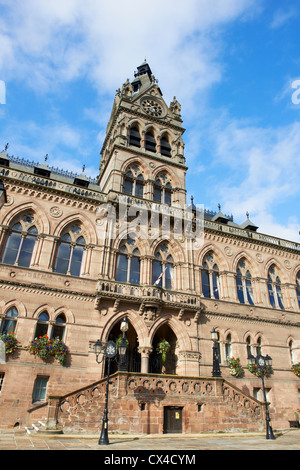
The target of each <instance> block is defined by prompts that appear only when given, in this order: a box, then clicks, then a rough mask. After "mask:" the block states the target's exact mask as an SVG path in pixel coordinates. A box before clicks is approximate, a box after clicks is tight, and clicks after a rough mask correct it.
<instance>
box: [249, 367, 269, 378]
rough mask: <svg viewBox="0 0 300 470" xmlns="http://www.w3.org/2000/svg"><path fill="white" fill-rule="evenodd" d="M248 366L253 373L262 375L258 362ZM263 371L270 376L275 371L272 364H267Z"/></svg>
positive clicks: (265, 375)
mask: <svg viewBox="0 0 300 470" xmlns="http://www.w3.org/2000/svg"><path fill="white" fill-rule="evenodd" d="M247 368H248V369H249V371H250V372H251V374H253V375H256V377H261V369H260V367H258V366H257V365H256V364H254V365H252V364H247ZM262 372H263V376H264V377H270V376H271V375H272V374H273V373H274V371H273V368H272V366H265V367H264V368H263V369H262Z"/></svg>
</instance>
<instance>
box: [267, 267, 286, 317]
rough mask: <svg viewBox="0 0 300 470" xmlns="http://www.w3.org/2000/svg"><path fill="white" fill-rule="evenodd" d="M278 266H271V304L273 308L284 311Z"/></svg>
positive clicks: (269, 275)
mask: <svg viewBox="0 0 300 470" xmlns="http://www.w3.org/2000/svg"><path fill="white" fill-rule="evenodd" d="M278 274H279V273H278V269H277V268H276V266H271V267H270V269H269V272H268V292H269V300H270V304H271V306H272V307H273V308H281V309H282V310H283V309H284V305H283V295H282V292H281V281H280V277H279V275H278Z"/></svg>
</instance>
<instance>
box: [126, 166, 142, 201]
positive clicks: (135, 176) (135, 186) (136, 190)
mask: <svg viewBox="0 0 300 470" xmlns="http://www.w3.org/2000/svg"><path fill="white" fill-rule="evenodd" d="M144 184H145V182H144V177H143V175H142V172H141V170H140V169H139V167H138V166H132V167H130V169H128V171H127V172H126V174H125V176H124V187H123V191H124V193H125V194H129V195H131V196H136V197H143V194H144Z"/></svg>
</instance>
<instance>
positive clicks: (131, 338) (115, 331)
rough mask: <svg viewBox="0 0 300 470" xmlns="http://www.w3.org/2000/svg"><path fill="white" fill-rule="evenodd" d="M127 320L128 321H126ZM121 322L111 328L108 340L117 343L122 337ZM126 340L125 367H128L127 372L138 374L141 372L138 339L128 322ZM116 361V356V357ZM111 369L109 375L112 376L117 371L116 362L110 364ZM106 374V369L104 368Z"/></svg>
mask: <svg viewBox="0 0 300 470" xmlns="http://www.w3.org/2000/svg"><path fill="white" fill-rule="evenodd" d="M127 320H128V319H127ZM121 321H122V320H120V321H119V322H117V323H116V324H115V325H114V327H113V328H112V330H111V332H110V333H109V338H108V339H109V340H112V341H115V342H116V341H117V339H118V338H119V336H120V335H121V336H122V332H121V330H120V326H121ZM126 338H127V341H128V346H127V352H126V358H127V365H128V372H140V371H141V355H140V353H139V352H138V338H137V334H136V331H135V329H134V327H133V326H132V325H131V323H130V322H129V321H128V330H127V331H126ZM117 359H118V356H117ZM110 367H111V369H110V373H111V374H113V373H114V372H117V371H118V364H117V362H116V361H112V362H111V366H110ZM105 372H106V367H105Z"/></svg>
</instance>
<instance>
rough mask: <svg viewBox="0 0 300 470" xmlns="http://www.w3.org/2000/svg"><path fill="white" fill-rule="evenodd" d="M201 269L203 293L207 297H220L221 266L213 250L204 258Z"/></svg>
mask: <svg viewBox="0 0 300 470" xmlns="http://www.w3.org/2000/svg"><path fill="white" fill-rule="evenodd" d="M202 266H203V268H202V270H201V278H202V293H203V295H204V297H206V298H212V299H219V296H220V286H219V268H218V265H217V263H216V262H215V256H214V254H213V253H212V252H209V253H207V255H205V257H204V260H203V265H202Z"/></svg>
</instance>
